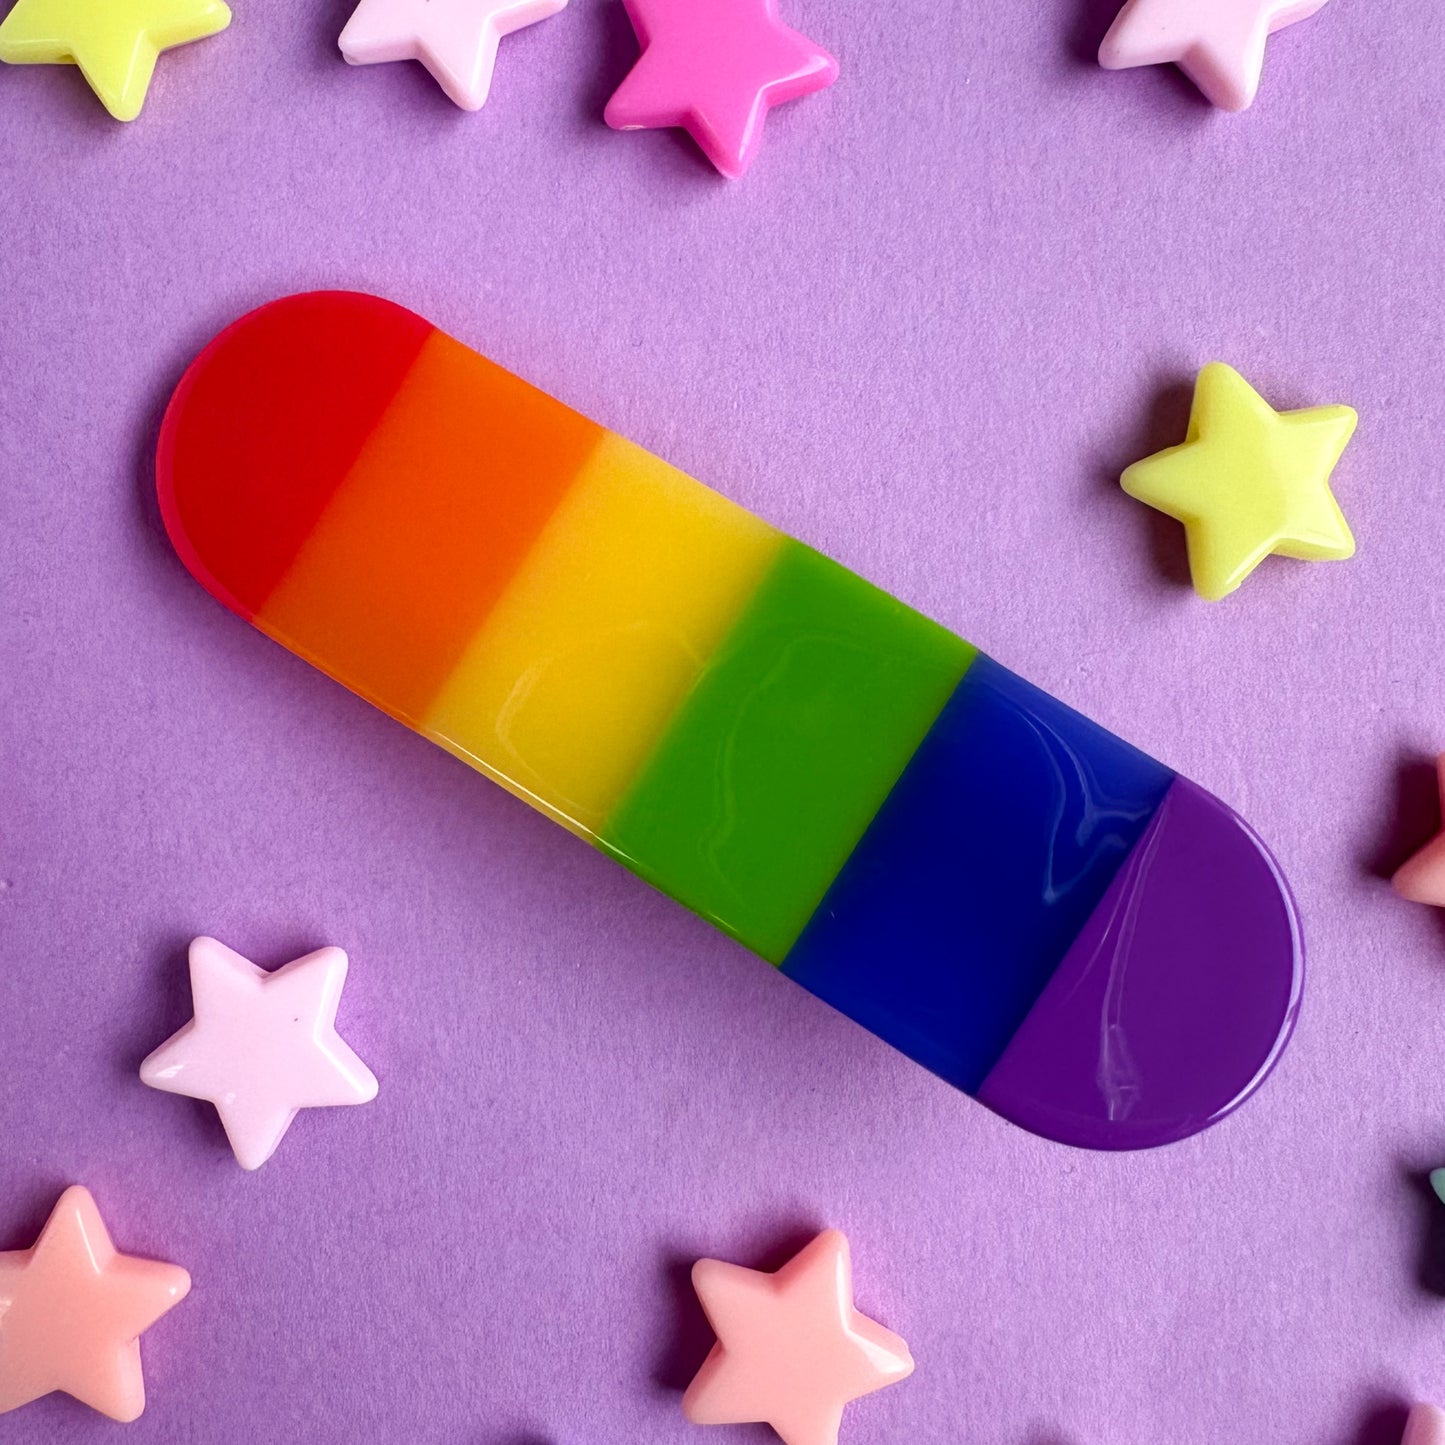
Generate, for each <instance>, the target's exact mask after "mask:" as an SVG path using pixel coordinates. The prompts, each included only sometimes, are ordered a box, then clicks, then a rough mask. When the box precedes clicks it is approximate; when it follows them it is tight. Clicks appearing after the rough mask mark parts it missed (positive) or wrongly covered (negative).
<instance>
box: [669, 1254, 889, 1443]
mask: <svg viewBox="0 0 1445 1445" xmlns="http://www.w3.org/2000/svg"><path fill="white" fill-rule="evenodd" d="M692 1283H693V1287H694V1288H695V1289H696V1290H697V1296H698V1299H699V1300H701V1301H702V1307H703V1309H704V1310H705V1311H706V1313H707V1317H708V1323H709V1324H711V1325H712V1327H713V1330H714V1331H715V1332H716V1334H717V1337H718V1340H717V1344H715V1345H714V1346H713V1349H712V1353H711V1354H710V1355H709V1356H708V1357H707V1359H706V1360H705V1361H704V1362H703V1366H702V1368H701V1369H700V1370H699V1371H698V1372H697V1377H696V1379H694V1380H693V1382H692V1384H691V1385H689V1386H688V1388H687V1393H686V1394H685V1395H684V1396H683V1398H682V1408H683V1413H684V1414H685V1415H686V1416H687V1418H688V1419H689V1420H691V1421H692V1423H693V1424H695V1425H746V1424H751V1423H753V1422H758V1421H761V1422H766V1423H767V1424H769V1425H771V1426H772V1427H773V1429H774V1430H776V1431H777V1433H778V1434H779V1435H780V1436H781V1437H782V1439H783V1441H784V1442H785V1445H837V1441H838V1427H839V1425H840V1424H841V1423H842V1419H843V1407H844V1406H845V1405H846V1404H847V1403H848V1402H849V1401H850V1400H856V1399H858V1398H859V1397H860V1396H863V1395H869V1394H872V1392H873V1391H874V1390H881V1389H882V1388H883V1386H885V1385H892V1384H895V1383H896V1382H897V1381H899V1380H902V1379H905V1378H907V1376H909V1375H910V1374H912V1373H913V1357H912V1355H910V1354H909V1353H908V1346H907V1345H906V1344H904V1342H903V1341H902V1340H901V1339H899V1337H898V1336H897V1335H895V1334H894V1333H893V1332H892V1331H891V1330H885V1329H884V1328H883V1326H882V1325H880V1324H878V1323H876V1322H875V1321H873V1320H870V1319H869V1318H868V1317H867V1316H866V1315H861V1314H859V1313H858V1311H857V1310H856V1309H854V1308H853V1273H852V1268H851V1266H850V1264H849V1261H848V1241H847V1240H846V1239H845V1238H844V1237H843V1235H842V1234H840V1233H839V1232H838V1231H837V1230H836V1229H829V1230H825V1231H824V1232H823V1233H822V1234H820V1235H819V1236H818V1237H817V1238H816V1239H815V1240H814V1241H813V1242H812V1243H811V1244H809V1245H808V1246H807V1247H806V1248H805V1249H803V1250H802V1251H801V1253H799V1254H797V1255H795V1256H794V1257H793V1258H792V1259H791V1260H789V1261H788V1263H787V1264H785V1265H784V1266H783V1267H782V1268H781V1269H780V1270H778V1271H777V1273H776V1274H768V1273H766V1272H764V1271H762V1270H756V1269H743V1268H742V1267H741V1266H739V1265H735V1264H724V1263H723V1262H722V1261H721V1260H717V1259H701V1260H699V1261H698V1262H697V1263H696V1264H695V1265H694V1266H693V1269H692Z"/></svg>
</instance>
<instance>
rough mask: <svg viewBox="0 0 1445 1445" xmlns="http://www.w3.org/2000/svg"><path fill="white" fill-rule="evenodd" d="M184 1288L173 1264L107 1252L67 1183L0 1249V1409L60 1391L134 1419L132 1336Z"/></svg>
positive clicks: (137, 1396) (136, 1345)
mask: <svg viewBox="0 0 1445 1445" xmlns="http://www.w3.org/2000/svg"><path fill="white" fill-rule="evenodd" d="M190 1287H191V1277H190V1275H188V1274H187V1273H186V1272H185V1270H183V1269H182V1268H180V1266H179V1265H174V1264H158V1263H157V1262H156V1261H154V1260H149V1259H137V1258H135V1257H134V1256H133V1255H129V1254H119V1253H117V1251H116V1248H115V1246H114V1245H113V1244H112V1243H111V1242H110V1235H109V1233H108V1232H107V1230H106V1227H105V1222H104V1221H103V1220H102V1219H101V1217H100V1211H99V1210H98V1209H97V1208H96V1207H95V1200H94V1199H92V1198H91V1197H90V1191H89V1190H88V1189H82V1188H81V1186H80V1185H78V1184H73V1185H71V1187H70V1188H69V1189H67V1190H66V1191H65V1193H64V1194H62V1195H61V1196H60V1198H59V1199H58V1200H57V1201H56V1205H55V1208H54V1209H52V1210H51V1212H50V1218H49V1219H48V1220H46V1222H45V1228H44V1229H42V1230H41V1231H40V1238H39V1239H37V1240H36V1241H35V1243H34V1244H33V1245H32V1246H31V1247H30V1248H29V1249H17V1250H12V1251H10V1252H9V1253H8V1254H0V1414H4V1413H5V1411H7V1410H15V1409H18V1408H19V1407H20V1406H21V1405H28V1404H29V1403H30V1401H31V1400H38V1399H39V1398H40V1397H41V1396H42V1395H48V1394H49V1393H50V1392H51V1391H52V1390H63V1391H65V1393H66V1394H67V1395H73V1396H74V1397H75V1398H76V1399H77V1400H80V1401H82V1402H83V1403H84V1404H86V1405H89V1406H90V1407H91V1409H92V1410H99V1411H100V1413H101V1414H102V1415H109V1416H110V1418H111V1419H112V1420H134V1419H135V1418H136V1417H137V1416H138V1415H139V1414H140V1413H141V1411H142V1410H144V1409H145V1403H146V1394H145V1380H144V1378H143V1376H142V1375H141V1367H140V1339H139V1336H140V1335H141V1333H142V1332H143V1331H145V1330H148V1329H149V1328H150V1327H151V1326H152V1325H153V1324H155V1322H156V1321H157V1320H158V1319H160V1317H161V1316H162V1315H163V1314H165V1312H166V1311H167V1310H168V1309H170V1308H171V1306H172V1305H174V1304H177V1303H179V1302H180V1301H181V1300H182V1299H184V1298H185V1296H186V1292H187V1291H188V1290H189V1289H190ZM16 1438H17V1439H18V1438H19V1437H18V1436H17V1437H16Z"/></svg>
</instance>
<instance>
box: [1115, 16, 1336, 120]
mask: <svg viewBox="0 0 1445 1445" xmlns="http://www.w3.org/2000/svg"><path fill="white" fill-rule="evenodd" d="M1325 3H1326V0H1129V3H1128V4H1127V5H1125V6H1124V8H1123V9H1122V10H1121V11H1120V12H1119V15H1118V18H1117V19H1116V20H1115V21H1114V23H1113V25H1112V26H1110V28H1109V33H1108V34H1107V35H1106V36H1105V37H1104V43H1103V44H1102V45H1101V46H1100V47H1099V64H1100V65H1102V66H1103V67H1104V69H1105V70H1129V69H1131V68H1132V67H1134V66H1136V65H1168V64H1169V63H1170V62H1171V61H1172V62H1173V63H1174V64H1176V65H1177V66H1178V67H1179V68H1180V70H1182V71H1183V72H1184V73H1185V75H1187V76H1188V77H1189V78H1190V80H1192V81H1193V82H1194V83H1195V85H1197V86H1198V87H1199V88H1200V90H1202V91H1203V92H1204V94H1205V96H1206V97H1207V98H1208V99H1209V100H1211V101H1212V102H1213V103H1214V104H1215V105H1217V106H1218V107H1219V108H1220V109H1221V110H1244V109H1245V108H1246V107H1247V106H1248V105H1249V104H1250V102H1251V101H1253V100H1254V97H1255V93H1256V92H1257V91H1258V90H1259V77H1260V73H1261V71H1262V70H1263V69H1264V43H1265V41H1266V40H1267V39H1268V38H1269V37H1270V35H1271V34H1273V33H1274V31H1276V30H1283V29H1284V27H1285V26H1286V25H1293V24H1294V23H1295V22H1296V21H1298V20H1307V19H1308V18H1309V17H1310V16H1311V15H1313V14H1314V13H1315V12H1316V11H1317V10H1320V9H1322V8H1323V6H1324V5H1325Z"/></svg>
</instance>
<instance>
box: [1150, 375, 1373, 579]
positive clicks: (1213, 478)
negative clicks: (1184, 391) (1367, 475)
mask: <svg viewBox="0 0 1445 1445" xmlns="http://www.w3.org/2000/svg"><path fill="white" fill-rule="evenodd" d="M1355 422H1356V416H1355V413H1354V411H1353V410H1352V409H1351V408H1350V407H1347V406H1321V407H1313V408H1311V409H1310V410H1308V411H1286V412H1277V411H1275V410H1274V409H1273V408H1272V407H1271V406H1270V405H1269V403H1268V402H1267V401H1265V399H1264V398H1263V397H1262V396H1260V394H1259V393H1258V392H1257V391H1255V389H1254V388H1253V387H1252V386H1250V384H1249V383H1248V382H1247V381H1246V380H1245V379H1244V378H1243V377H1242V376H1241V375H1240V374H1239V373H1238V372H1237V371H1235V370H1234V369H1233V368H1232V367H1229V366H1225V365H1224V364H1223V363H1222V362H1218V361H1214V362H1211V363H1210V364H1209V365H1208V366H1206V367H1205V368H1204V370H1203V371H1201V372H1200V373H1199V379H1198V381H1197V382H1196V383H1195V388H1194V406H1193V409H1192V410H1191V412H1190V415H1189V431H1188V434H1187V436H1186V437H1185V440H1184V442H1183V444H1182V445H1181V446H1177V447H1170V448H1169V449H1168V450H1167V451H1162V452H1159V453H1157V454H1156V455H1155V456H1152V457H1147V458H1146V459H1145V460H1144V461H1142V462H1135V463H1134V465H1133V466H1132V467H1130V468H1129V469H1128V470H1127V471H1126V472H1125V473H1124V475H1123V477H1122V479H1121V481H1122V485H1123V488H1124V490H1125V491H1126V492H1127V493H1128V494H1129V495H1130V496H1131V497H1135V498H1137V499H1138V500H1139V501H1141V502H1144V503H1147V504H1148V505H1149V506H1151V507H1155V508H1157V509H1158V510H1159V511H1161V512H1165V513H1167V514H1168V515H1169V516H1171V517H1175V518H1177V519H1178V520H1179V521H1181V522H1183V523H1184V531H1185V535H1186V537H1187V539H1188V544H1189V570H1190V572H1191V573H1192V574H1193V577H1194V587H1195V590H1196V591H1197V592H1198V593H1199V594H1200V596H1201V597H1207V598H1209V599H1210V600H1211V601H1217V600H1218V599H1219V598H1221V597H1225V596H1228V594H1229V593H1231V592H1233V591H1234V589H1235V588H1236V587H1238V586H1239V584H1240V583H1241V582H1243V581H1244V579H1245V578H1246V577H1248V576H1249V574H1250V573H1251V572H1253V571H1254V569H1255V568H1256V567H1257V566H1259V564H1260V563H1261V562H1262V561H1263V560H1264V559H1265V558H1266V557H1267V556H1269V555H1270V553H1272V552H1277V553H1278V554H1279V555H1280V556H1282V557H1299V558H1302V559H1304V560H1306V561H1322V560H1326V559H1335V558H1343V557H1350V556H1353V555H1354V551H1355V539H1354V538H1353V537H1352V536H1351V535H1350V529H1349V526H1348V524H1347V523H1346V522H1345V518H1344V515H1343V513H1342V512H1341V511H1340V508H1339V505H1338V503H1336V501H1335V498H1334V494H1333V493H1332V492H1331V491H1330V488H1329V478H1330V473H1331V472H1332V471H1333V470H1334V466H1335V463H1336V462H1337V461H1338V460H1339V458H1340V454H1341V453H1342V452H1343V451H1344V449H1345V446H1346V444H1347V443H1348V442H1349V440H1350V437H1351V436H1352V435H1353V434H1354V430H1355Z"/></svg>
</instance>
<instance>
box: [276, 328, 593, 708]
mask: <svg viewBox="0 0 1445 1445" xmlns="http://www.w3.org/2000/svg"><path fill="white" fill-rule="evenodd" d="M602 435H603V433H602V429H601V428H600V427H599V426H598V425H597V424H596V423H595V422H591V421H588V420H587V419H586V418H585V417H582V416H579V415H578V414H577V413H576V412H574V411H571V410H570V409H569V408H567V407H565V406H563V405H562V404H561V403H560V402H558V401H555V400H553V399H552V398H551V397H549V396H547V395H546V394H545V393H544V392H540V391H538V390H536V388H535V387H531V386H528V385H527V383H526V382H524V381H520V380H519V379H518V378H517V377H515V376H513V375H512V374H511V373H510V372H508V371H503V370H502V368H501V367H499V366H496V365H495V364H494V363H492V362H490V361H487V360H486V359H485V358H484V357H481V356H478V355H477V353H476V352H474V351H472V350H470V349H468V348H467V347H465V346H462V345H461V344H460V343H459V342H456V341H453V340H452V339H451V338H450V337H449V336H446V335H444V334H443V333H442V332H439V331H438V332H433V334H432V335H431V336H430V337H429V338H428V339H427V341H426V342H425V344H424V345H423V346H422V348H421V351H420V353H419V354H418V356H417V359H416V362H415V364H414V365H413V366H412V368H411V370H410V371H409V372H408V373H407V376H406V379H405V380H404V381H403V382H402V384H401V386H400V387H399V388H398V390H397V393H396V396H395V397H394V398H393V400H392V402H391V405H390V406H389V407H388V408H387V410H386V412H385V414H384V415H383V416H382V418H381V421H380V422H379V423H378V425H377V427H376V429H375V431H373V433H372V434H371V437H370V439H369V440H368V441H367V443H366V445H365V446H364V447H363V448H362V450H361V454H360V456H359V457H358V458H357V460H356V463H355V465H354V466H353V467H352V469H351V471H350V472H349V473H348V474H347V476H346V479H345V481H344V482H342V484H341V486H340V487H339V488H338V490H337V492H336V494H335V496H334V497H333V498H332V500H331V502H330V503H329V504H328V506H327V508H326V510H325V511H324V512H323V513H322V514H321V517H320V520H319V521H318V522H317V524H316V527H315V529H314V530H313V531H312V533H311V535H310V537H308V538H307V540H306V542H305V544H304V545H303V546H302V548H301V550H300V552H299V554H298V555H297V557H296V560H295V562H294V563H293V564H292V566H291V568H290V570H289V571H288V572H287V574H286V575H285V577H284V578H283V579H282V581H281V582H280V584H279V585H278V586H277V588H276V590H275V591H274V592H273V593H272V594H271V596H270V597H269V598H267V600H266V603H265V605H264V606H263V607H262V609H261V612H260V614H259V616H258V617H257V619H256V623H257V625H258V626H259V627H261V628H262V629H263V630H264V631H265V632H267V633H269V634H270V635H271V636H273V637H275V638H276V639H277V640H278V641H280V642H282V643H284V644H285V645H286V646H287V647H289V648H291V649H292V650H293V651H295V652H299V653H300V654H301V655H302V656H303V657H306V658H308V659H310V660H311V661H312V662H314V663H315V664H316V665H317V666H318V667H320V668H322V669H323V671H325V672H328V673H330V674H331V676H332V677H334V678H336V679H337V681H339V682H342V683H344V684H345V685H346V686H347V687H349V688H351V689H352V690H353V691H355V692H358V693H360V694H361V695H362V696H363V697H366V698H368V699H370V700H371V701H372V702H374V703H375V704H376V705H377V706H378V707H380V708H383V709H384V710H385V711H387V712H389V713H391V714H392V716H394V717H398V718H400V719H402V721H404V722H408V723H413V724H414V723H416V722H417V721H418V720H419V719H420V718H421V716H422V715H423V714H424V713H425V711H426V709H427V707H428V705H429V704H430V703H431V701H432V699H433V698H434V697H435V696H436V694H437V693H438V692H439V691H440V690H441V687H442V685H443V683H444V682H445V681H446V678H447V676H448V674H449V673H450V672H451V670H452V668H453V667H454V666H455V664H456V662H457V660H458V659H459V658H460V657H461V655H462V653H463V651H464V650H465V649H466V646H467V644H468V643H469V642H470V641H471V639H472V637H473V636H474V635H475V633H476V631H477V629H478V628H479V627H480V626H481V624H482V622H483V621H484V620H485V619H486V617H487V615H488V613H490V611H491V610H492V607H493V605H494V604H495V603H496V601H497V599H498V597H499V596H500V595H501V593H502V591H503V590H504V588H505V587H506V585H507V583H508V581H509V580H510V579H511V577H512V575H513V573H514V572H516V570H517V568H518V566H519V565H520V564H521V562H522V560H523V558H524V557H525V556H526V555H527V552H528V550H529V549H530V548H531V546H532V543H533V542H534V540H535V539H536V537H537V535H538V533H539V532H540V531H541V530H542V527H543V525H544V524H545V523H546V521H547V519H548V518H549V517H550V516H551V515H552V512H553V510H554V509H555V508H556V506H557V503H558V502H559V501H560V500H561V498H562V496H563V494H564V493H565V492H566V491H567V489H568V488H569V487H570V486H571V484H572V482H573V480H574V478H575V477H576V475H577V473H578V472H579V471H580V470H581V468H582V467H583V466H584V465H585V463H586V461H587V459H588V457H589V456H590V455H591V454H592V451H593V449H594V448H595V447H596V445H597V443H598V442H599V441H600V440H601V437H602Z"/></svg>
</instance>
